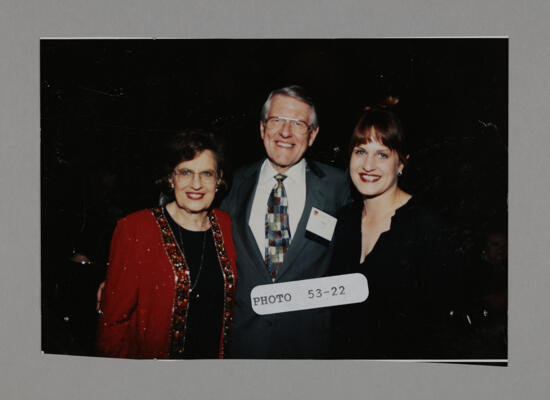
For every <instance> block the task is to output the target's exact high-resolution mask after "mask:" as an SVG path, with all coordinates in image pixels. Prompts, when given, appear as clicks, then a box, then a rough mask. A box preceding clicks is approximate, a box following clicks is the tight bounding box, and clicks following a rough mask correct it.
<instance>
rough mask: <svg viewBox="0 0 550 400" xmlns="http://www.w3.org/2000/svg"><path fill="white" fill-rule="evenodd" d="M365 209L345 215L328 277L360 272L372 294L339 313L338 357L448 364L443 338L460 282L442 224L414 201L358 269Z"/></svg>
mask: <svg viewBox="0 0 550 400" xmlns="http://www.w3.org/2000/svg"><path fill="white" fill-rule="evenodd" d="M362 209H363V204H362V202H354V203H351V204H349V205H347V206H346V207H344V208H343V209H342V210H341V212H340V215H339V218H338V223H337V226H336V228H335V233H334V246H335V249H334V256H333V262H332V266H331V273H330V275H338V274H345V273H354V272H359V273H362V274H363V275H365V276H366V277H367V281H368V285H369V296H368V298H367V300H366V301H365V302H363V303H359V304H353V305H346V306H340V307H335V308H334V309H333V319H332V352H333V354H334V356H335V357H337V358H370V359H384V358H391V359H406V358H414V359H418V358H423V359H427V358H430V359H431V358H442V357H445V358H446V357H447V351H446V349H445V344H444V343H442V341H443V340H442V338H441V337H440V335H439V334H438V332H439V333H441V331H440V329H441V328H442V326H443V325H445V324H446V323H447V322H446V321H447V320H448V318H449V312H450V310H451V309H452V308H453V307H454V305H455V304H453V303H454V302H455V301H456V299H455V291H454V290H453V288H455V287H457V286H458V278H459V276H458V275H457V271H458V269H457V268H456V267H455V266H453V264H454V261H455V258H454V256H453V255H452V253H453V251H454V249H453V248H452V244H451V243H450V241H448V240H447V237H448V235H447V233H446V232H445V226H444V224H443V223H442V222H441V220H440V219H439V218H438V217H437V216H436V215H435V214H434V213H432V212H431V211H430V210H428V209H426V208H425V207H424V206H423V205H422V204H421V202H420V201H418V200H417V199H416V198H415V197H413V198H411V199H410V200H409V201H408V202H407V203H406V204H405V205H403V206H402V207H400V208H399V209H397V210H396V212H395V215H394V216H393V217H392V220H391V227H390V230H389V231H387V232H384V233H382V234H381V235H380V237H379V239H378V241H377V243H376V245H375V246H374V248H373V250H372V251H371V252H370V253H369V254H368V255H367V256H366V258H365V260H364V262H363V263H362V264H360V263H359V261H360V256H361V213H362Z"/></svg>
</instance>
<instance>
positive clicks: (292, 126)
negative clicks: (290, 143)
mask: <svg viewBox="0 0 550 400" xmlns="http://www.w3.org/2000/svg"><path fill="white" fill-rule="evenodd" d="M287 121H288V129H289V130H290V132H291V133H292V134H293V135H304V134H305V133H306V132H307V131H309V129H310V126H309V124H308V123H306V122H305V121H302V120H301V119H294V118H287V117H269V118H268V119H267V120H266V121H265V127H266V129H267V130H268V131H278V130H279V129H282V128H283V127H284V126H285V124H286V123H287Z"/></svg>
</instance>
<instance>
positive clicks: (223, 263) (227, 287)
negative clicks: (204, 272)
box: [208, 210, 235, 358]
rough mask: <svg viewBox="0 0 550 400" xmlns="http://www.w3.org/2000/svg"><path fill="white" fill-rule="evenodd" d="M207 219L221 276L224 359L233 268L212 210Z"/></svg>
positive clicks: (229, 330) (227, 335)
mask: <svg viewBox="0 0 550 400" xmlns="http://www.w3.org/2000/svg"><path fill="white" fill-rule="evenodd" d="M208 218H209V219H210V225H211V227H212V235H213V236H214V244H215V245H216V253H218V260H219V262H220V267H221V269H222V274H223V283H224V296H223V318H222V337H221V342H220V352H219V357H220V358H224V356H225V347H226V345H227V342H228V340H229V334H230V332H231V325H232V322H233V301H234V299H233V290H234V286H235V277H234V275H233V268H232V267H231V260H230V259H229V257H228V256H227V252H226V251H225V244H224V241H223V235H222V231H221V229H220V225H219V224H218V220H217V219H216V215H215V213H214V210H212V211H210V213H209V214H208Z"/></svg>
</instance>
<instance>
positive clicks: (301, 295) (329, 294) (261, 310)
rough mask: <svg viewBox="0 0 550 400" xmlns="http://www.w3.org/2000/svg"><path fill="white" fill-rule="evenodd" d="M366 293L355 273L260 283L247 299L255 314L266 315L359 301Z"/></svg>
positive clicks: (362, 280) (364, 280)
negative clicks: (266, 283)
mask: <svg viewBox="0 0 550 400" xmlns="http://www.w3.org/2000/svg"><path fill="white" fill-rule="evenodd" d="M368 295H369V285H368V283H367V278H366V277H365V275H363V274H359V273H354V274H345V275H335V276H327V277H324V278H315V279H304V280H300V281H291V282H282V283H272V284H268V285H259V286H256V287H255V288H254V289H252V291H251V292H250V301H251V302H252V309H253V310H254V312H256V314H260V315H265V314H275V313H282V312H289V311H298V310H308V309H311V308H321V307H331V306H339V305H342V304H353V303H361V302H363V301H365V300H366V299H367V297H368Z"/></svg>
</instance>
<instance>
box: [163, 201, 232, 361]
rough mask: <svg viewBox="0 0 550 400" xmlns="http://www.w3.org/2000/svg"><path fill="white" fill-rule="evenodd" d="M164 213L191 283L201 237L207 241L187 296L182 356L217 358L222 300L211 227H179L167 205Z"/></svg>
mask: <svg viewBox="0 0 550 400" xmlns="http://www.w3.org/2000/svg"><path fill="white" fill-rule="evenodd" d="M164 214H165V215H166V218H167V220H168V223H169V224H170V228H171V229H172V232H173V233H174V236H175V238H176V241H177V242H178V245H179V246H180V248H181V249H183V253H184V257H185V261H186V263H187V266H188V267H189V270H190V274H191V286H192V287H193V285H195V282H197V274H198V271H199V266H200V261H201V253H202V247H203V240H206V247H205V254H204V260H203V266H202V270H201V273H200V275H199V280H198V282H197V285H196V286H195V287H194V288H193V290H192V292H191V293H190V295H189V299H190V300H189V313H188V315H187V332H186V334H185V347H184V353H183V356H184V358H218V353H219V348H220V340H221V329H222V312H223V299H224V286H223V274H222V270H221V267H220V264H219V262H218V256H217V254H216V249H215V247H214V238H213V237H212V230H211V229H209V230H207V231H206V232H194V231H189V230H187V229H184V228H182V227H181V226H179V225H178V224H177V223H176V222H175V221H174V219H173V218H172V217H171V216H170V214H169V213H168V211H166V208H164Z"/></svg>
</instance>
